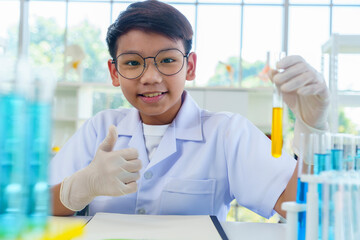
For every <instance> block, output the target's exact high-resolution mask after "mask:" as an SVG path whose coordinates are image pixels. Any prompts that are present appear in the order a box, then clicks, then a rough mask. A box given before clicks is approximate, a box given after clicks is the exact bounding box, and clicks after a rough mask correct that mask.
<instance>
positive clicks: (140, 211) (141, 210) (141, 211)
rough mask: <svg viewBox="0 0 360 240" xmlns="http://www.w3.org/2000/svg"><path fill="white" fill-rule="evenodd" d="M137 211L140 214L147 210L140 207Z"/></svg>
mask: <svg viewBox="0 0 360 240" xmlns="http://www.w3.org/2000/svg"><path fill="white" fill-rule="evenodd" d="M137 213H138V214H145V213H146V211H145V209H143V208H140V209H138V210H137Z"/></svg>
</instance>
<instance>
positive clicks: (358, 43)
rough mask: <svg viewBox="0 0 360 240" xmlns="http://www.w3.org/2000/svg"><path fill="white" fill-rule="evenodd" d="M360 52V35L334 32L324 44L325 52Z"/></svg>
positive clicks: (323, 49) (323, 50)
mask: <svg viewBox="0 0 360 240" xmlns="http://www.w3.org/2000/svg"><path fill="white" fill-rule="evenodd" d="M334 50H335V51H336V53H352V54H354V53H360V35H339V34H333V35H332V36H331V37H330V39H329V40H328V41H327V42H326V43H324V44H323V45H322V52H323V53H329V54H330V53H332V52H333V51H334Z"/></svg>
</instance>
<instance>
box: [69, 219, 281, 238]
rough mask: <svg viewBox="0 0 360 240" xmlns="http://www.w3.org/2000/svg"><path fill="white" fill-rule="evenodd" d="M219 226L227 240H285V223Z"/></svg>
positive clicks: (234, 223) (249, 223) (228, 223)
mask: <svg viewBox="0 0 360 240" xmlns="http://www.w3.org/2000/svg"><path fill="white" fill-rule="evenodd" d="M66 218H81V219H83V220H84V223H85V222H87V221H88V220H90V219H91V217H90V216H86V217H66ZM221 226H222V227H223V229H224V231H225V233H226V235H227V237H228V238H229V240H286V224H285V223H253V222H221ZM79 239H82V238H79Z"/></svg>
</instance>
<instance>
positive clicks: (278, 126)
mask: <svg viewBox="0 0 360 240" xmlns="http://www.w3.org/2000/svg"><path fill="white" fill-rule="evenodd" d="M285 55H286V54H285V52H268V53H267V58H268V65H269V67H270V69H271V70H272V71H271V73H270V75H271V77H272V76H273V73H274V72H273V71H277V72H281V70H277V67H276V64H277V62H278V61H280V60H281V59H282V58H283V57H285ZM282 147H283V100H282V94H281V91H280V89H279V88H278V86H276V84H275V83H273V108H272V125H271V155H272V156H273V157H276V158H278V157H280V156H281V152H282Z"/></svg>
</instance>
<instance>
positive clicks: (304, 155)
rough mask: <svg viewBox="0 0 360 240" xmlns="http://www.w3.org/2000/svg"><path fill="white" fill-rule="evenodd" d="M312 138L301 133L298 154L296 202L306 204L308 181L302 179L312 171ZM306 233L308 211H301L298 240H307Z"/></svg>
mask: <svg viewBox="0 0 360 240" xmlns="http://www.w3.org/2000/svg"><path fill="white" fill-rule="evenodd" d="M311 143H312V138H311V135H309V134H304V133H301V134H300V146H299V148H300V149H299V151H300V152H299V156H298V179H297V192H296V203H298V204H306V202H307V201H306V200H307V199H306V195H307V192H308V183H307V182H304V181H303V180H302V176H303V175H307V174H308V173H309V172H310V171H311V162H312V148H311V146H312V144H311ZM305 233H306V211H302V212H299V215H298V238H297V239H298V240H305Z"/></svg>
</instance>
